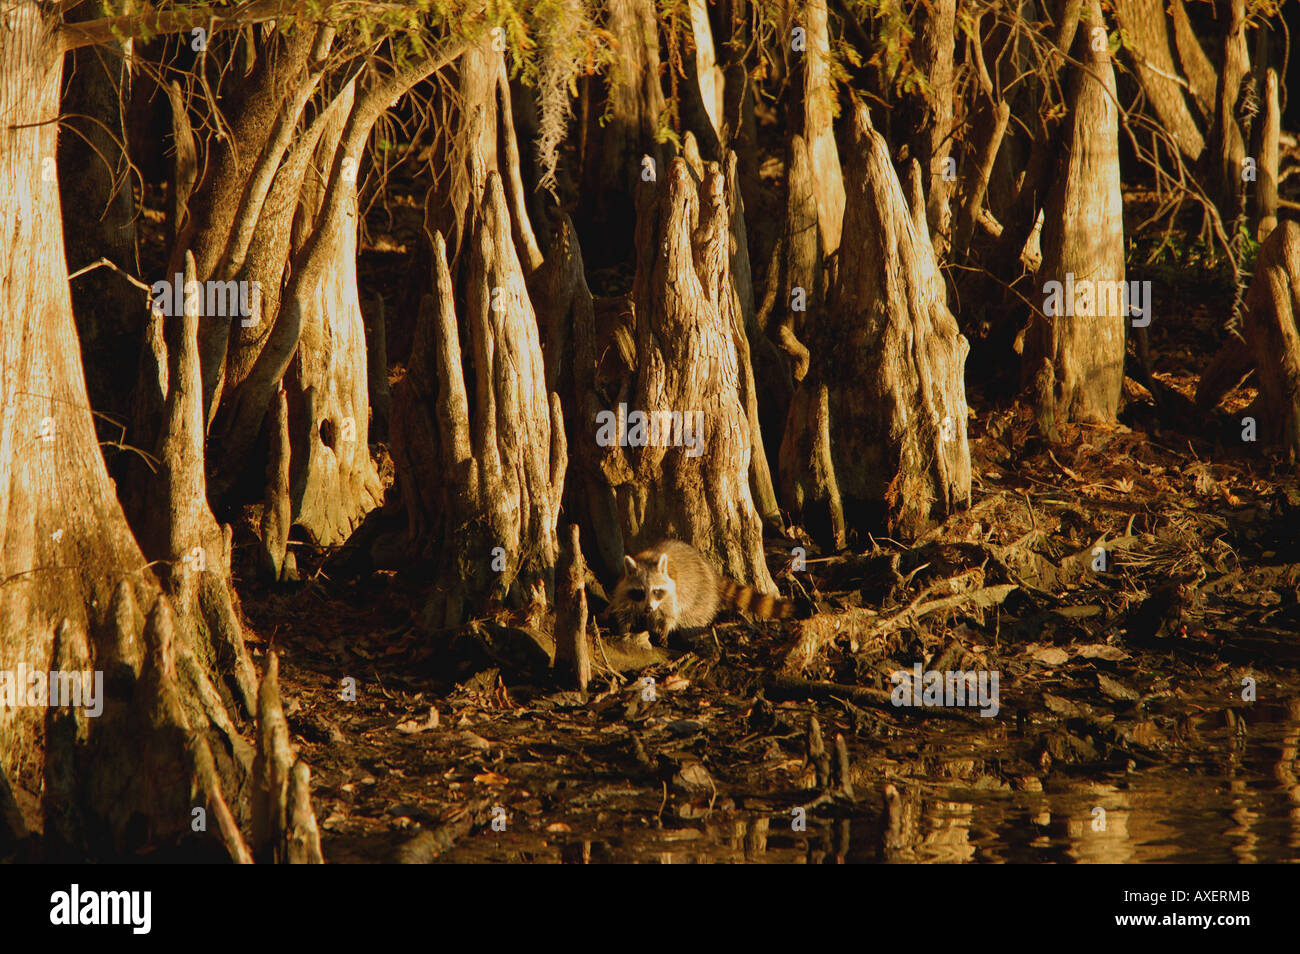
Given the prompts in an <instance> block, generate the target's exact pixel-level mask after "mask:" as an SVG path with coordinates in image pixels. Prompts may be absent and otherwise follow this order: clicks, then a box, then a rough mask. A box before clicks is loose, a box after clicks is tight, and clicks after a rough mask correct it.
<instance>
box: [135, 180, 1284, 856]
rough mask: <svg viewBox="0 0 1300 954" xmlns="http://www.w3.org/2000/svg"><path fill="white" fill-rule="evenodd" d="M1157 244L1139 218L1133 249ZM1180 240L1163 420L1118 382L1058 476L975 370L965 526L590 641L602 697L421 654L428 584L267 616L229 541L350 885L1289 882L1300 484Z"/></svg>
mask: <svg viewBox="0 0 1300 954" xmlns="http://www.w3.org/2000/svg"><path fill="white" fill-rule="evenodd" d="M390 185H391V186H392V188H391V191H390V193H389V194H388V195H387V197H381V200H377V201H375V202H374V203H373V204H371V205H370V206H369V207H368V210H367V214H366V216H365V223H366V228H365V230H364V232H363V236H362V246H361V247H362V254H361V262H360V275H361V280H362V286H363V287H362V296H363V302H365V303H369V302H371V301H373V299H374V298H375V297H377V296H380V295H382V296H383V297H384V299H385V304H386V312H387V314H388V315H389V316H390V318H389V334H388V340H389V347H390V356H393V357H394V362H395V363H394V367H393V370H392V375H391V381H392V382H393V383H396V381H397V380H400V377H401V375H402V367H401V360H400V355H401V354H402V353H403V348H404V342H405V346H406V347H409V334H410V328H409V317H410V315H409V314H408V312H409V311H410V309H409V308H405V309H404V307H403V303H404V301H405V299H406V298H409V294H406V293H404V292H403V289H404V288H406V287H407V286H408V283H409V274H410V270H411V264H410V258H409V257H408V254H407V253H408V252H409V251H410V250H411V248H412V247H413V242H414V235H415V234H416V231H417V230H418V228H419V226H420V219H421V213H420V202H419V201H417V200H416V199H415V198H413V195H414V194H416V193H417V192H418V190H417V189H415V188H414V187H413V184H412V182H411V181H410V180H409V179H408V180H406V181H401V180H399V181H396V182H395V183H392V184H390ZM774 194H775V193H774ZM1145 214H1146V210H1144V208H1143V199H1142V197H1141V196H1140V195H1127V196H1126V216H1127V217H1128V218H1129V219H1131V220H1133V221H1132V222H1129V223H1126V225H1128V226H1129V227H1130V228H1131V227H1132V225H1133V224H1134V223H1136V222H1140V221H1141V220H1142V219H1143V218H1144V216H1145ZM763 218H764V217H763V216H761V215H759V216H755V219H756V220H758V221H763ZM1179 235H1181V233H1179ZM1166 237H1167V236H1166ZM1176 237H1177V239H1178V240H1177V242H1176V243H1175V245H1176V248H1175V249H1174V254H1170V253H1169V251H1165V252H1163V253H1157V254H1156V256H1155V258H1154V260H1153V261H1154V264H1150V265H1141V264H1136V263H1139V262H1141V261H1143V260H1144V259H1145V253H1147V252H1150V251H1152V250H1153V249H1155V247H1156V245H1157V243H1159V242H1162V241H1164V238H1162V237H1161V236H1160V235H1159V234H1152V235H1150V236H1149V237H1147V238H1146V239H1143V240H1142V241H1144V242H1145V243H1146V244H1145V247H1144V248H1142V249H1141V250H1140V252H1141V254H1139V250H1138V249H1137V248H1134V249H1132V250H1131V252H1132V254H1131V255H1130V275H1129V277H1130V278H1132V279H1139V280H1142V279H1149V280H1152V281H1153V284H1154V286H1155V292H1156V296H1157V301H1158V308H1157V310H1156V318H1155V321H1154V322H1153V324H1152V327H1151V329H1150V334H1151V339H1150V349H1151V355H1152V361H1153V365H1154V368H1155V370H1156V374H1155V384H1154V385H1153V386H1154V387H1155V390H1156V391H1157V392H1159V393H1158V394H1156V395H1154V396H1153V394H1152V393H1151V392H1150V391H1148V390H1147V389H1146V388H1143V387H1142V386H1141V385H1138V384H1136V383H1134V382H1132V381H1126V384H1125V398H1126V407H1125V410H1124V412H1123V415H1122V417H1121V420H1122V424H1121V426H1119V427H1117V428H1114V429H1103V428H1095V427H1078V426H1071V427H1064V428H1062V429H1061V434H1060V442H1059V443H1058V444H1056V445H1054V446H1048V445H1046V444H1045V443H1043V442H1042V441H1041V439H1039V438H1037V437H1036V436H1035V430H1034V426H1033V422H1032V415H1031V412H1030V411H1029V410H1028V409H1027V408H1023V407H1020V406H1017V405H1015V404H1013V403H1008V402H1006V401H1004V400H1002V399H999V398H993V397H986V396H985V395H984V394H983V393H982V392H981V389H980V383H979V382H980V381H981V380H982V379H984V378H986V377H987V374H988V372H987V369H982V368H981V367H979V364H978V357H977V356H978V349H977V351H976V352H973V354H972V360H973V362H974V363H968V367H967V381H968V385H967V386H968V400H969V403H970V406H971V416H970V420H969V422H968V425H969V433H970V437H971V451H972V465H973V473H974V482H973V489H972V494H971V502H970V507H969V509H964V510H962V511H961V512H959V513H957V514H956V515H955V516H953V517H952V518H951V519H950V520H948V521H947V522H946V523H945V524H944V525H943V526H942V527H938V528H936V529H935V530H934V531H933V532H931V533H930V534H929V535H928V536H927V537H926V538H925V539H923V540H922V541H919V542H918V543H917V544H915V545H912V546H904V545H902V544H900V543H897V542H895V541H892V540H888V539H867V540H857V541H855V542H854V548H853V551H852V552H851V553H846V554H823V553H820V552H818V551H817V549H816V548H815V547H814V546H812V545H811V544H810V543H808V542H807V541H806V540H803V539H802V538H801V537H800V536H799V535H798V534H797V532H796V533H795V534H794V535H793V536H792V537H791V538H790V539H779V538H769V540H768V554H769V558H770V561H769V562H770V567H771V569H772V572H773V575H774V577H775V578H776V579H777V581H778V583H779V585H780V586H781V589H782V591H783V592H784V593H786V594H787V595H794V596H797V597H799V598H800V599H801V600H802V601H803V605H804V606H805V607H813V608H815V609H816V611H817V613H816V615H815V616H814V617H813V620H812V622H809V621H806V620H791V621H784V622H779V623H777V622H766V623H760V624H752V623H748V622H745V621H743V620H738V619H728V620H724V621H721V622H719V623H718V624H717V625H716V626H715V627H714V628H713V631H712V633H711V634H709V635H708V636H706V637H702V638H699V639H696V640H694V641H692V642H690V643H688V644H686V645H683V644H680V643H679V644H676V645H671V646H670V647H669V652H667V653H663V652H659V651H657V650H651V649H650V648H649V646H648V644H644V643H643V642H636V641H632V642H628V641H615V640H611V639H609V638H607V637H604V636H598V637H597V641H596V644H595V647H594V664H595V675H594V678H593V681H592V684H591V686H590V688H589V691H588V692H587V693H586V694H585V695H584V694H580V693H578V692H575V691H573V690H572V689H571V688H570V687H569V684H568V683H567V681H565V680H563V679H560V678H557V677H556V676H554V675H552V673H551V672H550V671H549V668H548V658H547V656H548V654H547V653H546V652H545V651H543V649H541V648H539V645H538V643H539V641H540V643H541V644H542V645H543V646H545V644H546V639H545V635H544V634H542V635H541V636H540V637H539V636H538V634H536V633H532V634H531V635H529V631H528V630H527V629H526V628H525V626H524V621H523V620H520V619H517V618H515V619H512V618H510V617H508V616H506V615H503V616H500V617H497V618H494V619H487V620H482V621H479V622H477V623H476V624H475V625H473V626H470V627H466V628H465V630H463V631H462V632H460V633H458V634H455V635H454V636H453V637H452V638H450V639H441V640H434V639H431V638H429V637H427V636H422V635H420V634H419V633H418V632H417V630H416V627H415V622H416V619H417V617H418V615H419V611H420V608H421V606H422V604H423V601H424V598H425V593H426V583H425V582H424V581H423V580H422V579H421V574H420V572H419V570H418V568H411V569H408V570H404V571H403V572H400V573H399V572H392V571H367V572H364V573H362V574H360V575H359V576H352V575H351V574H349V573H346V572H340V571H339V569H338V567H339V565H340V559H339V557H340V555H339V553H337V552H335V553H325V552H321V551H318V550H315V549H313V548H311V547H310V546H307V545H305V544H302V543H299V544H297V545H296V546H297V556H298V561H299V566H300V567H301V568H302V570H303V576H304V579H305V582H303V583H301V584H299V585H296V586H292V587H289V588H287V589H269V588H267V587H266V586H264V585H263V584H261V583H259V582H258V581H257V579H256V572H255V567H256V548H255V545H254V541H253V540H252V538H251V535H250V529H249V528H250V526H252V525H255V520H254V521H252V522H251V523H250V522H244V524H243V526H240V525H239V523H238V522H237V525H236V542H237V546H236V559H235V573H236V585H237V589H238V591H239V594H240V597H241V599H242V603H243V610H244V613H245V615H246V618H247V622H248V637H249V640H250V645H251V647H252V649H253V651H254V654H255V656H256V657H257V659H258V662H259V664H260V663H261V662H262V658H263V656H264V654H265V652H266V651H267V650H268V648H270V647H274V648H275V650H276V651H278V652H279V653H280V654H281V668H280V673H281V685H282V690H283V694H284V701H285V707H286V712H287V715H288V720H289V725H290V728H291V731H292V736H293V742H294V744H295V745H296V746H297V747H298V748H299V749H300V751H301V752H302V754H303V756H304V758H305V759H306V761H307V762H308V763H309V764H310V765H311V767H312V773H313V776H312V778H313V785H314V793H313V797H314V800H315V804H316V811H317V817H318V819H319V821H320V823H321V827H322V837H323V850H324V853H325V857H326V859H327V860H328V861H331V862H353V861H361V862H382V861H394V860H407V861H434V860H437V861H585V860H591V861H661V862H662V861H673V862H680V861H742V860H744V861H784V862H823V861H842V860H851V861H877V860H880V861H894V860H901V861H930V860H938V861H945V860H953V861H967V860H973V861H1078V860H1091V861H1154V860H1178V861H1204V862H1211V861H1219V862H1223V861H1283V860H1286V861H1300V783H1297V773H1300V766H1298V765H1297V764H1296V756H1297V749H1298V747H1300V481H1297V474H1296V470H1295V468H1294V467H1293V466H1290V465H1287V464H1286V463H1285V462H1284V461H1281V460H1279V459H1278V458H1277V456H1276V454H1275V453H1274V452H1273V451H1272V450H1271V449H1270V448H1268V447H1265V446H1262V445H1260V444H1258V443H1249V442H1245V441H1243V440H1242V425H1241V421H1240V418H1241V416H1242V415H1241V412H1242V409H1243V408H1245V407H1246V406H1247V405H1248V404H1249V403H1250V401H1251V400H1252V399H1253V397H1254V392H1253V390H1252V389H1251V388H1250V387H1249V382H1248V383H1247V386H1245V387H1243V388H1241V389H1240V390H1239V391H1238V392H1236V393H1235V394H1233V395H1232V396H1231V397H1230V398H1229V400H1228V401H1227V402H1226V403H1225V405H1224V407H1223V408H1221V409H1219V410H1218V411H1216V412H1214V413H1213V414H1201V413H1198V412H1197V411H1195V410H1194V409H1193V407H1192V403H1191V399H1192V397H1193V396H1194V393H1195V388H1196V383H1197V380H1198V376H1199V374H1200V373H1201V371H1202V370H1203V369H1204V368H1205V366H1206V365H1208V363H1209V361H1210V359H1211V358H1212V356H1213V354H1214V352H1215V350H1216V349H1217V347H1218V346H1219V344H1220V342H1221V341H1222V340H1223V336H1224V330H1223V326H1224V321H1225V318H1226V316H1227V314H1228V311H1229V309H1230V304H1231V286H1230V284H1229V283H1228V281H1227V280H1226V279H1225V275H1224V269H1223V267H1222V263H1221V262H1220V263H1218V264H1215V265H1213V266H1211V265H1210V264H1203V265H1202V264H1198V263H1197V261H1196V258H1195V254H1196V253H1195V252H1193V251H1189V250H1188V248H1187V247H1186V245H1185V239H1184V238H1181V237H1178V236H1176ZM154 245H156V246H157V249H156V250H155V251H156V253H157V254H161V240H160V238H159V241H156V242H155V243H154ZM1179 249H1181V251H1179ZM590 277H591V282H592V286H593V288H595V289H597V291H598V293H599V292H600V291H601V290H602V289H604V290H606V291H614V290H617V286H618V285H619V284H620V282H622V283H625V282H626V279H627V276H626V275H620V274H617V273H614V272H610V273H608V274H604V273H593V275H592V276H590ZM371 314H372V309H371V308H370V307H369V305H368V304H367V317H368V318H369V316H370V315H371ZM374 449H375V451H376V453H377V454H378V455H379V456H380V458H381V461H382V459H383V458H384V457H385V456H386V450H385V448H384V447H383V446H382V445H376V446H375V448H374ZM381 473H382V474H383V475H384V476H385V478H386V479H387V480H391V466H381ZM223 519H229V515H223ZM562 519H563V518H562ZM799 545H803V546H804V547H805V557H806V565H805V566H804V568H803V569H799V570H796V569H793V568H792V564H793V563H794V548H795V547H796V546H799ZM1099 554H1102V556H1100V557H1099ZM342 562H343V563H345V564H346V562H347V561H346V560H343V561H342ZM602 582H603V583H604V584H605V585H607V586H608V585H610V584H611V583H612V582H613V581H611V580H604V581H602ZM593 604H594V605H593V608H599V601H598V600H596V599H593ZM918 663H919V664H921V665H922V667H923V668H924V669H927V670H929V669H935V670H962V671H979V672H985V673H997V674H998V678H999V683H998V695H999V708H998V712H997V714H996V716H993V717H989V718H985V717H981V716H980V715H979V714H978V711H977V710H976V709H974V708H971V707H967V708H964V709H960V710H954V709H953V708H942V707H941V708H935V707H925V706H921V707H897V706H894V705H892V702H891V698H890V692H891V691H892V689H893V688H894V683H893V681H892V680H891V676H892V674H893V673H895V672H897V671H900V670H904V671H910V670H912V668H913V666H914V665H916V664H918ZM348 678H351V679H354V680H355V687H356V695H355V701H345V700H343V699H341V698H340V696H341V694H342V691H343V686H344V680H345V679H348ZM647 680H652V681H653V688H651V684H650V683H649V682H647Z"/></svg>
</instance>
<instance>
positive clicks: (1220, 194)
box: [1210, 0, 1250, 222]
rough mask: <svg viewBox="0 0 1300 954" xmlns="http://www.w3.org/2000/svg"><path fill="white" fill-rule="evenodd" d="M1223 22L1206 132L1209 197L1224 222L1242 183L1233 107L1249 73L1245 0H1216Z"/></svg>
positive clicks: (1242, 148) (1233, 213)
mask: <svg viewBox="0 0 1300 954" xmlns="http://www.w3.org/2000/svg"><path fill="white" fill-rule="evenodd" d="M1216 6H1217V8H1218V10H1217V12H1218V16H1219V17H1220V19H1221V21H1222V22H1223V23H1224V31H1223V35H1222V37H1220V50H1221V51H1222V53H1221V58H1220V60H1219V77H1218V84H1217V85H1216V86H1215V90H1214V125H1213V126H1212V127H1211V129H1210V162H1211V163H1212V166H1211V170H1212V177H1211V180H1210V189H1211V190H1212V191H1211V195H1212V196H1213V197H1214V201H1215V204H1216V205H1217V206H1218V207H1219V215H1220V216H1222V218H1223V221H1224V222H1230V221H1232V220H1233V219H1235V218H1236V217H1237V212H1238V211H1239V203H1240V201H1241V195H1242V190H1243V188H1244V183H1243V182H1242V175H1241V165H1242V163H1241V161H1242V159H1243V158H1245V155H1246V143H1245V141H1244V140H1243V139H1242V135H1241V127H1240V126H1238V125H1237V118H1236V111H1235V107H1236V105H1237V95H1238V92H1239V91H1240V89H1241V81H1242V79H1243V78H1244V77H1245V76H1246V74H1247V73H1249V72H1250V60H1249V51H1248V50H1247V47H1246V0H1217V3H1216Z"/></svg>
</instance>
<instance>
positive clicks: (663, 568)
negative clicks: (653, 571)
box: [659, 553, 668, 576]
mask: <svg viewBox="0 0 1300 954" xmlns="http://www.w3.org/2000/svg"><path fill="white" fill-rule="evenodd" d="M659 572H660V573H662V574H663V575H664V576H667V575H668V554H667V553H661V554H659Z"/></svg>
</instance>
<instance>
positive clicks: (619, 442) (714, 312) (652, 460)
mask: <svg viewBox="0 0 1300 954" xmlns="http://www.w3.org/2000/svg"><path fill="white" fill-rule="evenodd" d="M704 189H705V202H706V203H707V205H706V209H705V211H704V212H703V213H701V212H700V211H699V204H700V201H701V199H700V195H699V192H698V191H697V189H696V187H695V185H694V180H693V178H692V176H691V173H690V172H689V171H688V169H687V165H686V162H685V161H684V160H682V159H675V160H673V162H672V164H671V165H670V166H669V168H668V170H667V180H666V182H664V183H663V184H662V185H660V184H658V183H645V184H644V185H643V187H642V190H641V192H640V194H639V195H638V203H637V204H638V207H639V211H640V214H639V215H638V219H637V248H638V249H639V250H640V252H639V254H638V257H637V275H636V280H635V285H634V292H633V313H634V316H635V319H634V320H635V324H634V329H635V330H634V336H629V338H628V339H625V340H624V341H622V342H620V343H621V344H624V345H626V348H627V351H628V352H630V353H629V354H628V355H627V357H628V358H629V359H630V361H629V364H630V365H631V369H632V370H631V373H630V374H629V375H628V376H627V378H626V379H625V380H624V382H623V384H622V387H621V389H620V390H619V392H618V397H619V400H618V405H617V406H616V407H605V408H602V409H601V417H599V418H595V419H591V418H589V419H587V420H586V421H584V422H583V424H584V431H582V432H577V433H575V435H574V441H575V442H580V441H586V442H593V443H595V445H596V446H597V449H596V451H595V452H594V453H595V454H596V455H597V456H598V459H599V461H600V467H601V470H602V472H603V473H604V475H605V479H606V480H607V482H608V483H609V485H610V486H612V487H613V489H614V492H615V494H616V498H617V507H618V520H619V526H620V530H621V537H622V544H623V546H624V548H626V550H627V551H628V552H636V550H637V549H638V548H640V547H644V546H648V545H650V544H652V543H654V542H655V541H656V540H658V539H659V538H662V537H672V538H677V539H682V540H686V541H688V542H690V543H692V544H693V545H694V546H695V547H696V548H698V549H699V550H700V551H701V552H702V553H704V554H705V555H706V556H707V557H709V558H710V559H711V560H712V561H713V562H714V564H715V565H716V566H717V567H718V569H719V570H720V571H721V572H723V573H725V574H726V575H728V576H730V577H731V578H733V579H735V580H738V581H740V582H749V583H752V584H753V585H755V586H756V587H758V588H759V589H760V590H762V591H763V592H773V591H775V585H774V583H773V582H772V578H771V575H770V574H769V573H768V570H767V564H766V562H765V561H764V557H763V540H762V521H761V520H760V518H759V515H758V513H757V511H756V509H755V506H754V500H753V495H752V493H751V491H750V480H749V474H750V465H751V455H752V447H753V435H752V434H751V433H750V423H749V411H748V407H747V402H746V400H745V397H744V395H745V392H744V390H743V389H744V387H745V384H744V382H743V374H744V368H743V366H742V363H741V358H740V356H739V355H738V353H737V348H736V339H737V335H738V334H743V328H742V327H740V325H739V324H738V321H739V315H738V311H739V309H738V306H737V304H736V298H735V293H734V289H733V288H732V287H731V285H730V281H729V278H728V276H727V262H728V246H727V235H728V216H727V213H726V209H725V202H724V201H723V197H724V196H725V185H724V181H723V177H722V175H721V173H720V172H719V171H718V170H717V169H716V167H715V168H714V169H712V170H711V171H710V175H709V178H708V181H707V183H706V184H705V186H704ZM697 220H698V221H699V222H700V227H699V230H698V231H696V232H695V233H694V236H693V234H692V226H693V224H694V222H695V221H697ZM693 238H694V241H693ZM720 305H721V307H722V309H723V310H721V311H720V310H719V306H720ZM733 315H735V316H736V317H735V318H733V317H732V316H733ZM598 386H599V383H598ZM579 453H582V451H579Z"/></svg>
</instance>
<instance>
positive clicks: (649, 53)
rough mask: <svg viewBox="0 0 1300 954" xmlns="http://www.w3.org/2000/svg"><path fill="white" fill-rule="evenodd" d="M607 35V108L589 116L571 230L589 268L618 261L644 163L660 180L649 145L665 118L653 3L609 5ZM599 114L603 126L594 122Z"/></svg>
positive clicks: (658, 160)
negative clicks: (591, 258)
mask: <svg viewBox="0 0 1300 954" xmlns="http://www.w3.org/2000/svg"><path fill="white" fill-rule="evenodd" d="M608 7H609V23H608V29H609V31H610V32H611V33H612V34H613V35H614V36H615V37H617V38H618V47H617V50H616V56H615V59H614V62H613V63H612V64H611V66H610V70H609V76H608V82H609V103H608V107H607V108H606V109H602V108H600V107H599V106H597V107H596V108H593V109H592V110H591V111H590V113H589V116H588V131H587V140H588V147H587V154H586V162H585V165H584V168H583V170H582V198H581V201H580V206H579V213H578V223H579V225H580V227H581V230H582V232H583V233H584V234H588V233H589V235H590V238H589V241H588V242H587V247H588V249H589V250H590V252H592V253H594V254H595V256H596V259H597V262H596V264H598V265H604V264H607V263H609V262H615V261H623V260H626V258H627V257H628V256H629V255H630V254H631V253H632V251H633V249H632V246H631V243H630V242H629V236H630V234H631V225H632V221H633V218H634V214H635V213H634V205H633V196H634V195H635V192H636V188H637V183H638V182H639V181H640V180H641V175H642V159H643V157H645V156H649V157H650V159H651V160H652V161H653V163H654V170H655V175H656V176H658V177H662V176H663V175H664V159H665V153H664V151H663V149H662V147H661V146H660V144H659V142H658V141H657V139H656V134H657V132H658V129H659V123H660V117H661V116H662V114H663V112H664V94H663V87H662V86H661V85H660V80H659V69H660V67H659V30H658V23H657V20H656V17H655V6H654V3H653V2H652V0H609V4H608ZM602 114H607V120H606V121H604V122H603V125H602V121H601V117H602Z"/></svg>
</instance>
